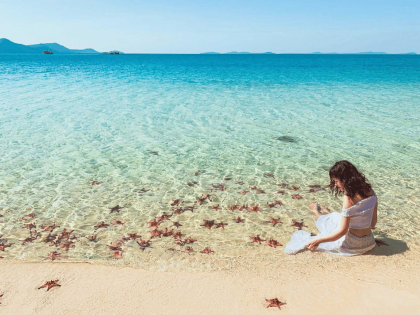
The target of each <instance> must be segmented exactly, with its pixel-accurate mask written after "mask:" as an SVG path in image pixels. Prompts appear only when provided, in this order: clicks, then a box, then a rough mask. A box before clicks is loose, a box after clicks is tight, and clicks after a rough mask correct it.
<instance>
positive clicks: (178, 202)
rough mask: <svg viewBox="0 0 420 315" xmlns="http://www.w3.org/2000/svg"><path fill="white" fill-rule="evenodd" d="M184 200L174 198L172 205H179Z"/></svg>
mask: <svg viewBox="0 0 420 315" xmlns="http://www.w3.org/2000/svg"><path fill="white" fill-rule="evenodd" d="M183 202H184V201H183V200H181V199H175V200H172V202H171V206H179V205H180V204H181V203H183Z"/></svg>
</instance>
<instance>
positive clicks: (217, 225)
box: [215, 222, 228, 230]
mask: <svg viewBox="0 0 420 315" xmlns="http://www.w3.org/2000/svg"><path fill="white" fill-rule="evenodd" d="M215 225H216V229H217V228H219V227H221V228H222V229H223V230H224V229H225V225H228V224H227V223H223V222H220V223H216V224H215Z"/></svg>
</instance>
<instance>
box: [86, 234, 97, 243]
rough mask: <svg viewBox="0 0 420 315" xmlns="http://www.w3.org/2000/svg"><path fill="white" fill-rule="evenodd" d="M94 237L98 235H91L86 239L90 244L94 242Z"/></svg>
mask: <svg viewBox="0 0 420 315" xmlns="http://www.w3.org/2000/svg"><path fill="white" fill-rule="evenodd" d="M96 236H98V234H95V235H92V236H88V237H87V239H88V240H89V241H91V242H96Z"/></svg>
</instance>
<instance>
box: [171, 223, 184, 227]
mask: <svg viewBox="0 0 420 315" xmlns="http://www.w3.org/2000/svg"><path fill="white" fill-rule="evenodd" d="M172 226H175V227H176V228H179V227H180V226H182V224H181V223H179V222H172Z"/></svg>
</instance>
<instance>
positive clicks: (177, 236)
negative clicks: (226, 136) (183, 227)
mask: <svg viewBox="0 0 420 315" xmlns="http://www.w3.org/2000/svg"><path fill="white" fill-rule="evenodd" d="M182 235H184V234H182V233H181V231H179V232H176V233H174V234H172V236H173V238H175V239H181V237H182Z"/></svg>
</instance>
